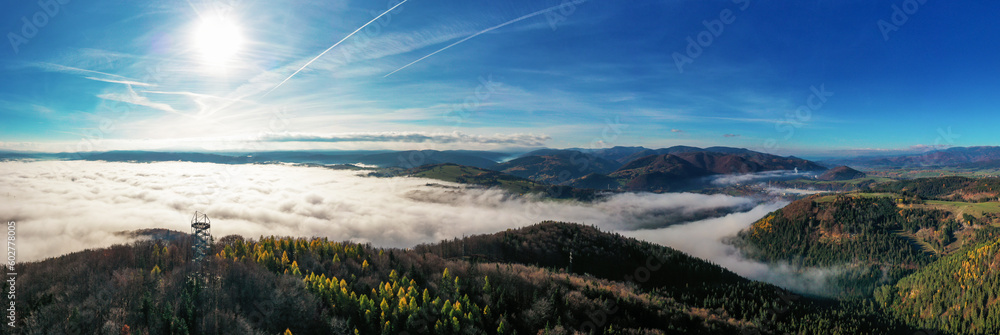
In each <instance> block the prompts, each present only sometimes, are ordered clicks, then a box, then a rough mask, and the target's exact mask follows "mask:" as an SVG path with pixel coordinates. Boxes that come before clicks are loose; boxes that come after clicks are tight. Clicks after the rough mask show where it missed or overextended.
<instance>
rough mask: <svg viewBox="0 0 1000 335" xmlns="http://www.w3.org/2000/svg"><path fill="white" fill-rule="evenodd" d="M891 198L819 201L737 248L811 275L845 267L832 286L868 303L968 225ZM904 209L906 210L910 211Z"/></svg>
mask: <svg viewBox="0 0 1000 335" xmlns="http://www.w3.org/2000/svg"><path fill="white" fill-rule="evenodd" d="M900 202H906V200H905V199H902V198H898V197H890V196H859V195H854V196H852V195H843V194H841V195H836V196H813V197H809V198H806V199H801V200H798V201H795V202H793V203H791V204H789V205H788V206H785V207H784V208H782V209H780V210H777V211H775V212H773V213H771V214H769V215H767V216H766V217H764V218H762V219H760V220H758V221H757V222H755V223H754V224H753V225H751V226H750V228H749V229H747V230H745V231H743V232H741V233H740V234H739V235H738V236H737V238H735V239H734V240H733V243H734V244H735V245H737V246H739V247H740V248H741V249H742V250H744V252H745V253H746V254H747V255H748V256H749V257H752V258H756V259H760V260H763V261H767V262H772V263H774V262H787V263H792V264H795V265H801V266H806V267H831V266H845V267H846V268H847V270H848V271H845V273H844V275H843V276H842V277H841V278H836V279H835V281H839V282H834V283H832V284H834V285H836V286H839V288H840V289H842V290H844V292H843V293H845V294H847V295H854V296H868V295H870V294H871V292H872V290H873V289H874V288H875V287H877V286H878V285H881V284H887V283H894V282H896V280H898V279H900V278H902V277H903V276H905V275H907V274H909V273H912V272H913V271H914V270H916V269H918V268H920V267H922V266H924V265H927V264H930V263H931V262H933V261H934V260H935V259H936V253H934V251H936V250H944V248H945V247H947V246H949V245H950V244H952V243H954V242H955V241H956V238H955V234H956V231H958V230H959V229H960V228H961V227H962V225H961V224H960V223H959V222H958V221H957V220H956V218H954V217H953V215H952V214H951V213H949V212H946V211H942V210H936V209H924V208H901V207H900V206H899V203H900ZM904 207H905V205H904Z"/></svg>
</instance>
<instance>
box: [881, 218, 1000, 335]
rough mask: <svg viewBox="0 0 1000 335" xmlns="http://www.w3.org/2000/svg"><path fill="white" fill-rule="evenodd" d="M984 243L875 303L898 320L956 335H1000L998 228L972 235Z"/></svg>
mask: <svg viewBox="0 0 1000 335" xmlns="http://www.w3.org/2000/svg"><path fill="white" fill-rule="evenodd" d="M977 234H978V235H981V236H980V237H981V239H983V240H986V242H983V243H980V244H978V245H975V246H970V247H967V248H963V249H962V250H961V251H960V252H956V253H953V254H951V255H949V256H947V257H944V258H942V259H941V260H939V261H937V262H934V263H933V264H931V265H928V266H927V267H924V268H923V269H920V270H919V271H918V272H916V273H914V274H912V275H910V276H907V277H906V278H903V279H902V280H900V281H899V282H897V283H896V284H894V285H886V286H883V287H880V288H879V289H878V290H877V291H876V292H875V298H876V299H877V300H878V302H879V304H880V305H881V306H882V307H884V308H885V309H886V310H889V311H891V313H892V314H894V315H895V316H896V317H898V318H899V319H902V320H905V321H906V322H908V323H910V324H913V325H915V326H919V327H926V328H931V329H942V330H946V331H949V332H953V333H959V334H998V333H1000V305H998V304H997V303H996V302H997V301H998V300H1000V229H997V228H989V229H984V230H980V231H977Z"/></svg>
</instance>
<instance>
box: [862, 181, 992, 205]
mask: <svg viewBox="0 0 1000 335" xmlns="http://www.w3.org/2000/svg"><path fill="white" fill-rule="evenodd" d="M870 189H871V191H873V192H891V193H897V194H901V195H903V196H916V197H919V198H922V199H940V200H957V201H968V202H987V201H998V200H1000V178H996V177H989V178H969V177H958V176H951V177H935V178H917V179H909V180H898V181H893V182H889V183H881V184H875V185H871V186H870Z"/></svg>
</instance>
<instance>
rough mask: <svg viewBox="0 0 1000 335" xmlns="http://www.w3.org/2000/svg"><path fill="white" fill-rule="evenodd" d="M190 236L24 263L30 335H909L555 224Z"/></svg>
mask: <svg viewBox="0 0 1000 335" xmlns="http://www.w3.org/2000/svg"><path fill="white" fill-rule="evenodd" d="M189 243H190V242H189V240H188V239H187V238H178V239H175V240H173V241H164V240H155V241H142V242H135V243H133V244H130V245H116V246H113V247H110V248H104V249H96V250H87V251H82V252H77V253H72V254H68V255H64V256H61V257H57V258H53V259H48V260H45V261H40V262H32V263H26V264H24V265H22V269H23V270H22V274H21V277H20V282H23V283H30V284H24V285H23V286H20V287H19V290H20V292H21V293H20V295H19V297H20V298H19V299H20V301H21V302H20V303H21V304H22V305H21V306H24V307H22V308H23V309H21V310H20V313H21V314H19V315H20V318H19V320H18V328H17V329H18V330H19V331H21V333H24V334H57V333H65V334H93V333H100V334H287V333H292V334H331V333H332V334H405V333H410V334H570V333H575V332H579V333H593V334H735V333H748V334H784V333H795V334H870V333H873V332H874V333H900V334H911V333H912V332H913V330H912V329H909V328H906V327H904V326H901V325H900V324H899V323H898V322H896V321H893V319H891V318H889V317H887V316H886V315H885V314H883V313H882V312H881V311H880V308H879V306H878V305H876V304H874V303H871V302H868V301H865V300H845V301H837V300H824V299H815V298H810V297H804V296H798V295H795V294H792V293H789V292H786V291H784V290H782V289H779V288H777V287H775V286H772V285H769V284H763V283H759V282H753V281H750V280H746V279H743V278H741V277H739V276H736V275H735V274H733V273H731V272H729V271H727V270H725V269H722V268H721V267H718V266H716V265H713V264H710V263H707V262H704V261H701V260H699V259H696V258H693V257H690V256H687V255H685V254H683V253H680V252H678V251H676V250H673V249H670V248H667V247H663V246H658V245H654V244H650V243H646V242H640V241H638V240H635V239H631V238H623V237H621V236H618V235H614V234H609V233H604V232H601V231H599V230H597V229H595V228H593V227H588V226H582V225H577V224H568V223H557V222H544V223H540V224H537V225H534V226H530V227H525V228H521V229H517V230H508V231H505V232H500V233H496V234H490V235H481V236H473V237H469V238H465V239H461V240H453V241H447V242H442V243H438V244H433V245H421V246H418V247H416V248H413V249H408V250H406V249H382V248H374V247H371V246H369V245H364V244H355V243H350V242H334V241H329V240H327V239H320V238H311V239H306V238H288V237H284V238H279V237H261V238H259V239H256V240H249V239H244V238H242V237H239V236H227V237H223V238H221V239H219V241H218V242H217V243H216V244H215V245H214V246H213V254H214V257H209V258H207V259H206V260H205V261H203V262H201V263H193V262H190V261H188V259H189V258H190V256H191V255H190V249H189V245H190V244H189Z"/></svg>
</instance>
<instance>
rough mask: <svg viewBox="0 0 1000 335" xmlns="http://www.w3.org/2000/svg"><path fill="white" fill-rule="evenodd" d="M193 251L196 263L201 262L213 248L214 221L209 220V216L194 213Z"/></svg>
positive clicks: (192, 227)
mask: <svg viewBox="0 0 1000 335" xmlns="http://www.w3.org/2000/svg"><path fill="white" fill-rule="evenodd" d="M191 237H193V238H194V240H193V241H191V249H192V251H193V252H194V261H195V262H201V260H202V259H204V258H205V255H206V254H208V252H209V249H211V247H212V221H211V220H209V219H208V214H205V213H198V212H194V217H192V218H191Z"/></svg>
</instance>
